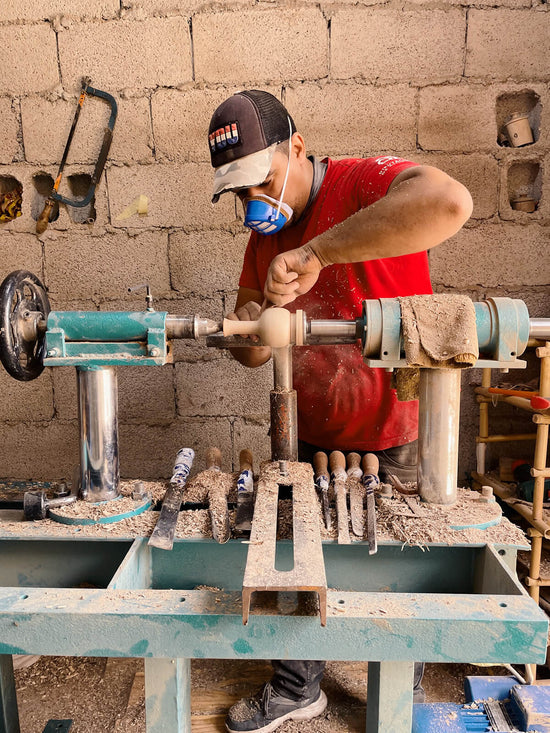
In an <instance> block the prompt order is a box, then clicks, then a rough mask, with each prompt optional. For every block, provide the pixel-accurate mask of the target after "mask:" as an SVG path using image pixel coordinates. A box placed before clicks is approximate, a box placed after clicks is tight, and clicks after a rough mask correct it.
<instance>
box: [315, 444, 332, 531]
mask: <svg viewBox="0 0 550 733" xmlns="http://www.w3.org/2000/svg"><path fill="white" fill-rule="evenodd" d="M313 470H314V474H315V486H316V488H317V491H318V492H319V494H320V495H321V505H322V507H323V518H324V520H325V527H326V528H327V529H328V530H329V531H330V530H331V528H332V517H331V514H330V504H329V500H328V488H329V484H330V480H329V473H328V458H327V454H326V453H323V451H318V452H317V453H316V454H315V455H314V456H313Z"/></svg>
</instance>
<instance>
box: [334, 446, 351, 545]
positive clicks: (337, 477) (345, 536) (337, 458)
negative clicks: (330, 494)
mask: <svg viewBox="0 0 550 733" xmlns="http://www.w3.org/2000/svg"><path fill="white" fill-rule="evenodd" d="M329 465H330V477H331V479H332V484H333V486H334V494H335V496H336V514H337V517H338V544H339V545H349V544H351V537H350V536H349V522H348V506H347V496H346V479H347V475H346V457H345V456H344V454H343V453H342V452H341V451H339V450H333V451H332V453H331V454H330V456H329Z"/></svg>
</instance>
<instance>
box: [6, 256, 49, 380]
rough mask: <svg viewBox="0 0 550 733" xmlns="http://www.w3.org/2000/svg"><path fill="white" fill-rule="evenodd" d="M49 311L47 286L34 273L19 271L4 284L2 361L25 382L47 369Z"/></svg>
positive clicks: (15, 375)
mask: <svg viewBox="0 0 550 733" xmlns="http://www.w3.org/2000/svg"><path fill="white" fill-rule="evenodd" d="M49 312H50V301H49V300H48V296H47V294H46V288H45V287H44V286H43V285H42V283H41V282H40V280H39V279H38V278H37V277H36V275H33V274H32V272H28V271H27V270H15V272H12V273H10V274H9V275H8V276H7V277H6V279H5V280H4V282H3V283H2V285H0V361H1V362H2V364H3V365H4V368H5V369H6V371H7V372H8V373H9V374H11V376H12V377H14V378H15V379H19V380H20V381H21V382H30V381H31V379H36V377H38V376H39V375H40V374H41V373H42V370H43V369H44V350H45V341H46V339H45V333H46V321H47V319H48V314H49Z"/></svg>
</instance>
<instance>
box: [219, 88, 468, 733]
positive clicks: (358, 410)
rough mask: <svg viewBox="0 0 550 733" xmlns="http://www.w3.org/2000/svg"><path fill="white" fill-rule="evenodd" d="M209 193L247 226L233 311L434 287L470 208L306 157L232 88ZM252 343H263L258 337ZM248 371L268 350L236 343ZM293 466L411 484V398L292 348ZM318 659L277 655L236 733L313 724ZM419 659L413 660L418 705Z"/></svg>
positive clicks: (409, 182)
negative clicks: (365, 456)
mask: <svg viewBox="0 0 550 733" xmlns="http://www.w3.org/2000/svg"><path fill="white" fill-rule="evenodd" d="M209 144H210V153H211V161H212V165H213V167H214V169H215V176H214V196H213V201H214V202H215V201H217V200H218V199H219V197H220V195H221V194H223V193H225V192H226V191H233V192H234V193H235V194H236V195H237V196H238V197H239V199H240V200H241V202H242V204H243V208H244V215H245V219H244V223H245V226H247V227H249V228H250V229H252V230H253V231H252V234H251V236H250V240H249V243H248V247H247V250H246V253H245V257H244V264H243V269H242V274H241V277H240V280H239V291H238V295H237V302H236V305H235V313H234V314H231V315H230V316H229V317H230V318H234V319H237V320H256V319H257V318H259V316H260V313H261V310H262V307H266V306H268V305H271V304H273V305H277V306H287V308H288V310H290V311H292V312H294V311H295V310H296V309H297V308H301V309H303V310H304V311H305V312H306V314H307V317H308V318H316V319H330V318H338V319H344V320H353V319H355V318H357V317H359V316H360V315H361V304H362V301H363V300H364V299H367V298H388V297H396V296H407V295H415V294H424V293H431V292H432V290H431V284H430V277H429V270H428V258H427V250H428V249H430V248H432V247H435V246H436V245H438V244H440V243H441V242H443V241H444V240H445V239H447V238H448V237H451V236H452V235H453V234H455V233H456V232H457V231H458V230H459V229H460V228H461V227H462V225H463V224H464V223H465V222H466V221H467V219H468V218H469V217H470V214H471V212H472V199H471V196H470V194H469V192H468V191H467V189H466V188H465V187H464V186H462V184H460V183H458V182H457V181H455V180H453V179H452V178H450V177H449V176H448V175H447V174H445V173H443V172H442V171H440V170H438V169H436V168H433V167H431V166H419V165H416V164H415V163H412V162H410V161H406V160H403V159H401V158H397V157H394V156H382V157H378V158H367V159H361V160H356V159H348V160H339V161H333V160H330V159H328V158H325V159H323V160H318V159H316V158H313V157H308V156H307V155H306V148H305V142H304V139H303V137H302V136H301V135H300V134H299V133H298V132H297V131H296V127H295V125H294V121H293V120H292V118H291V116H290V115H289V113H288V111H287V110H286V109H285V107H284V106H283V105H282V104H281V103H280V102H279V101H278V100H277V99H276V98H275V97H273V96H272V95H271V94H268V93H267V92H263V91H259V90H251V91H245V92H240V93H238V94H234V95H233V96H232V97H230V98H229V99H228V100H226V101H225V102H224V103H223V104H221V105H220V107H218V109H217V110H216V111H215V112H214V115H213V117H212V120H211V123H210V129H209ZM253 340H257V339H256V338H255V337H253ZM233 355H234V356H235V358H236V359H238V360H239V361H240V362H241V363H242V364H244V365H246V366H249V367H256V366H260V365H261V364H264V363H265V362H266V361H267V360H268V359H269V358H270V356H271V351H270V348H269V347H265V346H254V345H251V346H250V348H241V349H235V350H234V351H233ZM293 362H294V363H293V380H294V387H295V389H296V390H297V394H298V435H299V437H300V442H299V450H300V460H311V457H312V455H313V454H314V452H315V451H316V450H319V449H323V450H326V451H331V450H342V451H344V452H346V451H348V452H349V451H359V452H363V453H364V452H367V451H371V452H375V453H377V455H378V456H379V459H380V466H381V473H382V475H383V472H384V470H391V472H392V473H394V474H397V475H398V476H399V478H401V479H402V480H415V479H416V438H417V423H418V405H417V403H416V402H414V401H413V402H399V401H398V400H397V397H396V394H395V391H394V390H392V389H391V386H390V379H391V375H390V374H388V373H386V372H385V371H384V370H382V369H369V368H368V367H366V366H365V364H364V363H363V360H362V358H361V353H360V350H359V349H358V348H357V346H356V345H354V344H347V345H339V346H335V345H331V346H312V347H300V348H298V349H294V353H293ZM324 665H325V663H324V662H314V661H289V660H281V661H274V662H273V667H274V675H273V678H272V680H271V682H269V683H267V684H266V685H265V687H264V688H263V690H262V691H261V692H260V693H259V694H258V695H256V696H255V697H253V698H250V699H248V700H241V701H240V702H239V703H237V704H236V705H234V706H233V707H232V708H231V710H230V711H229V715H228V717H227V720H226V727H227V729H228V730H229V731H230V732H231V733H238V732H241V731H257V732H260V733H270V731H273V730H275V729H276V728H277V727H279V725H281V724H282V723H283V722H284V721H285V720H309V719H311V718H313V717H315V716H317V715H320V714H321V713H322V712H323V711H324V709H325V707H326V704H327V700H326V696H325V694H324V692H323V691H322V690H321V688H320V681H321V678H322V675H323V671H324ZM422 671H423V665H421V664H417V665H415V700H421V699H422V697H423V690H422V687H421V680H422Z"/></svg>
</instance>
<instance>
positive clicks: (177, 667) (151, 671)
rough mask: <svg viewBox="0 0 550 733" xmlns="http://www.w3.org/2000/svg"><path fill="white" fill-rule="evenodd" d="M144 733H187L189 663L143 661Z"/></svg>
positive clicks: (189, 684) (188, 729) (166, 660)
mask: <svg viewBox="0 0 550 733" xmlns="http://www.w3.org/2000/svg"><path fill="white" fill-rule="evenodd" d="M145 718H146V729H147V733H191V662H190V660H189V659H164V658H157V659H148V658H147V659H146V660H145Z"/></svg>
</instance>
